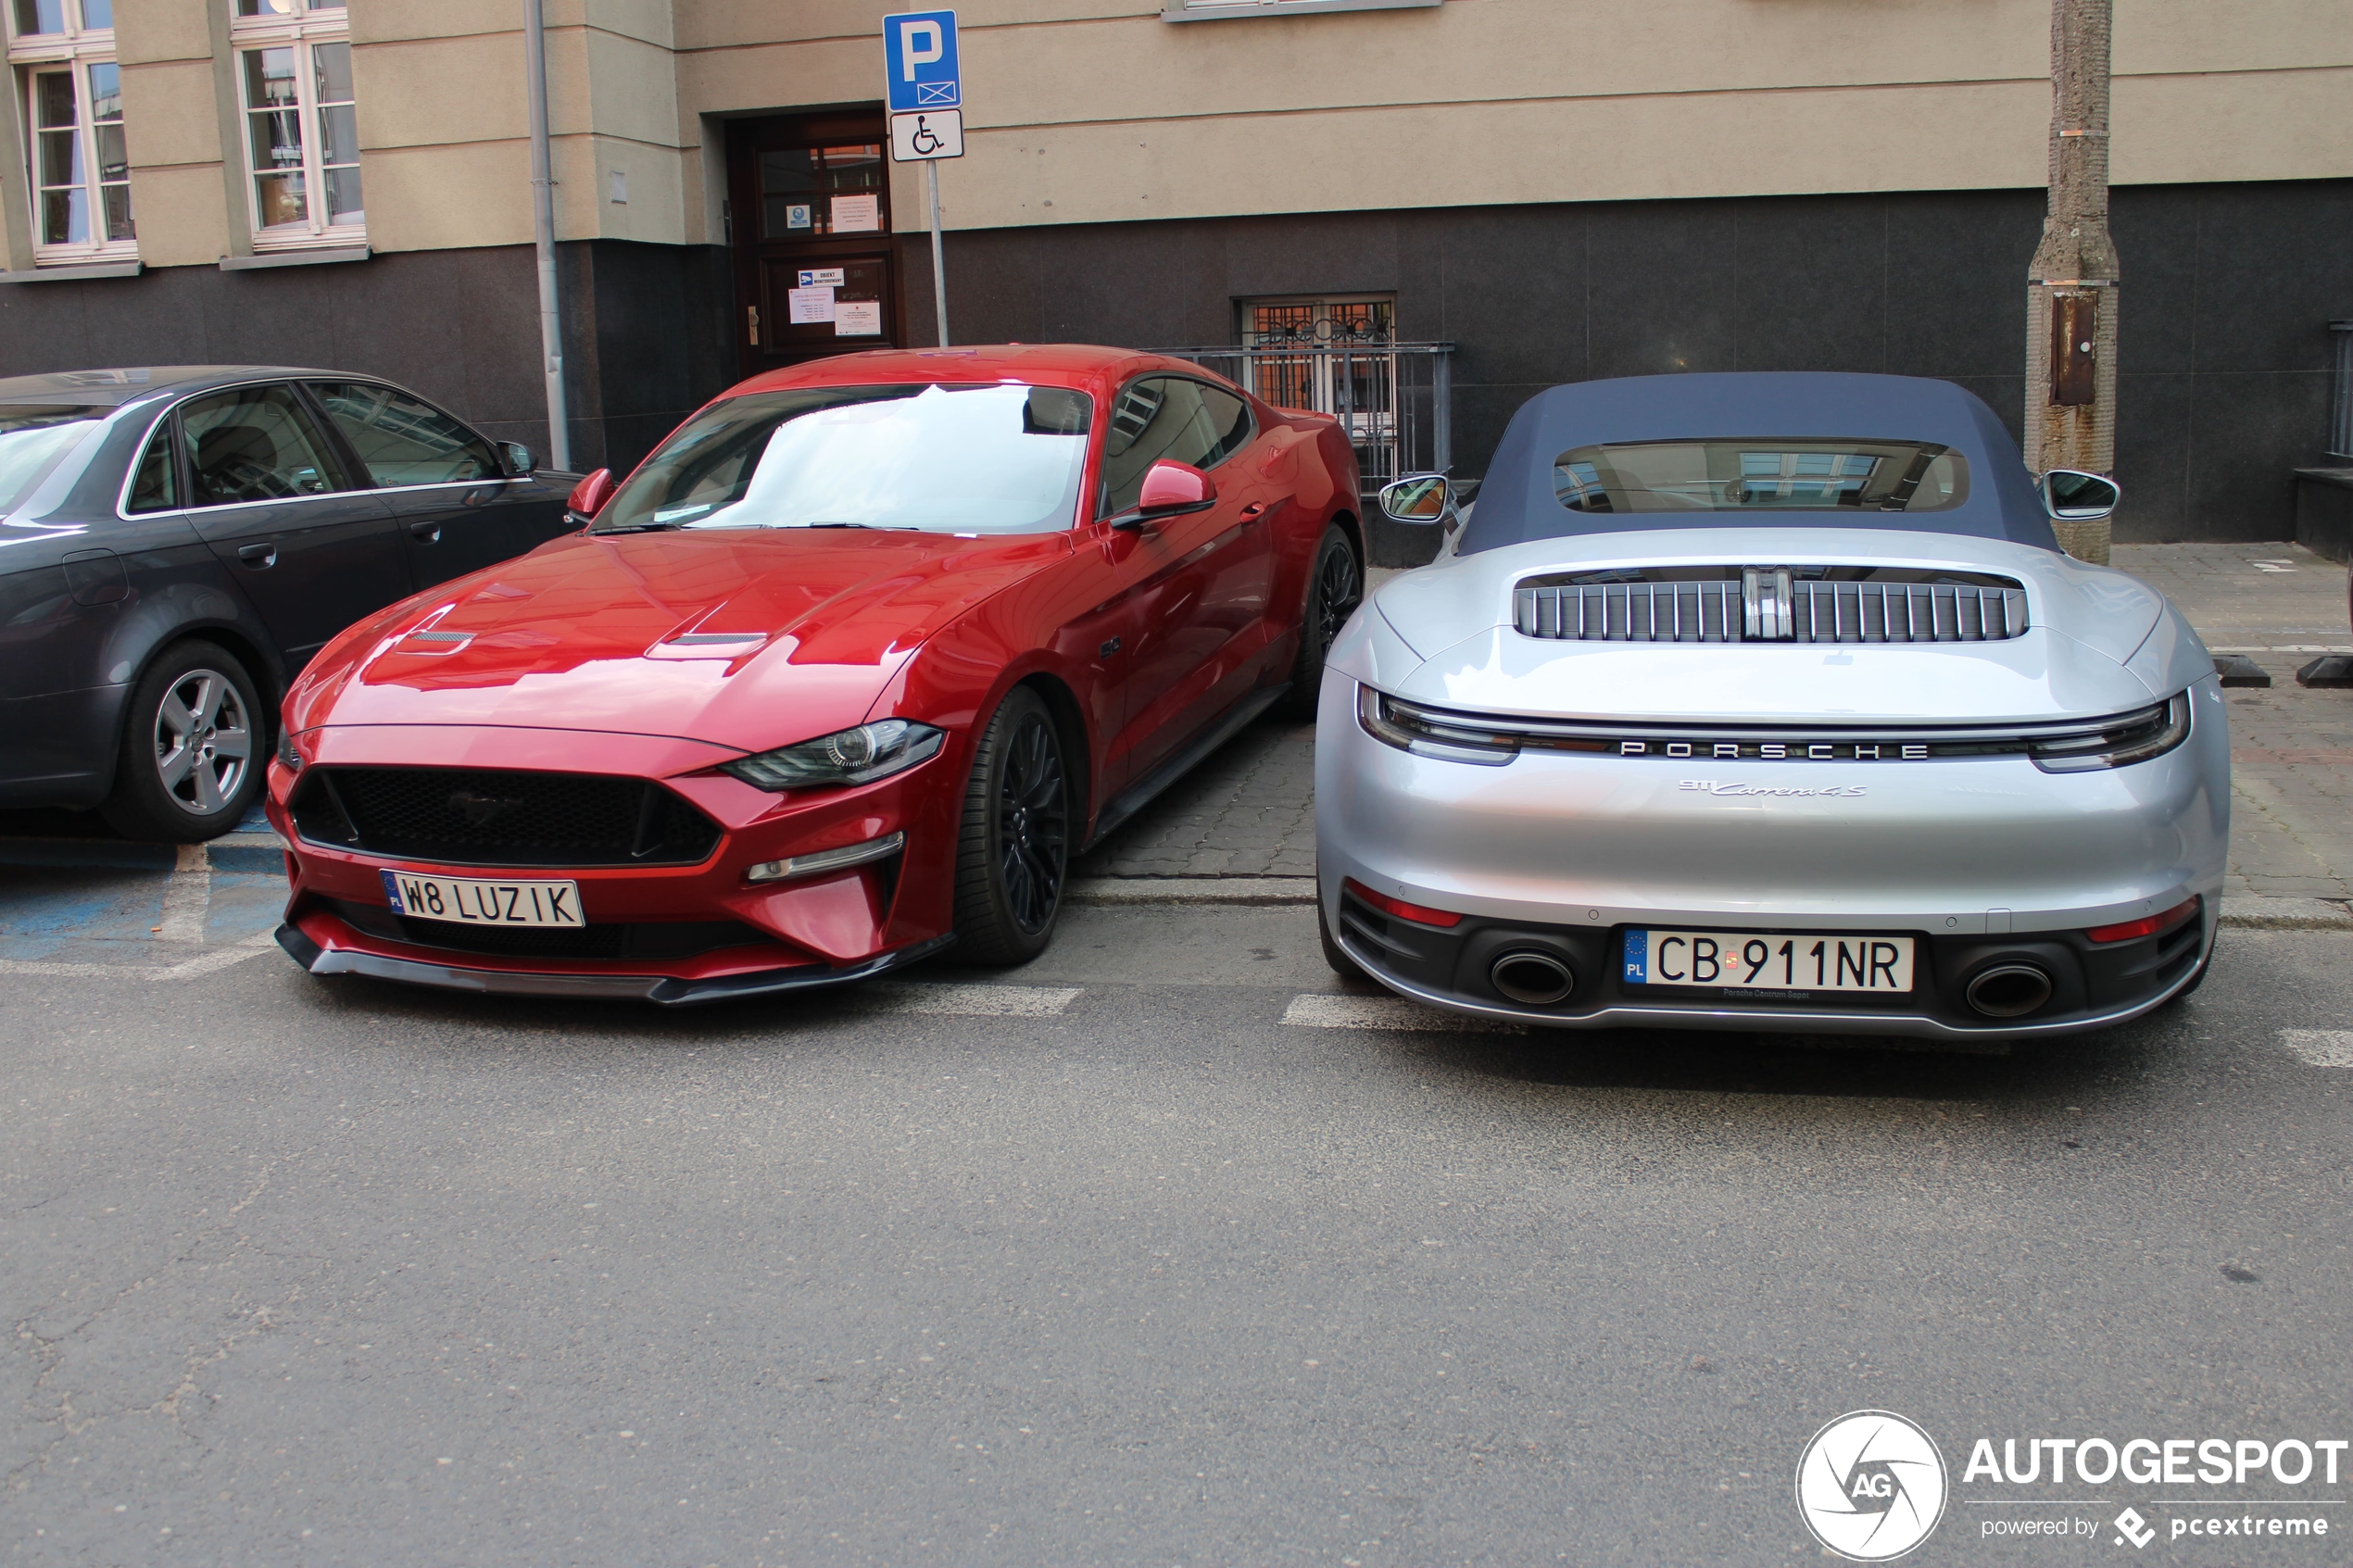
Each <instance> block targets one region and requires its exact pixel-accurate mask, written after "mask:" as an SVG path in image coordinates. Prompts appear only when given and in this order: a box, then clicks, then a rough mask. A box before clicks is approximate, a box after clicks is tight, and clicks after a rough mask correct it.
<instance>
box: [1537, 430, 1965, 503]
mask: <svg viewBox="0 0 2353 1568" xmlns="http://www.w3.org/2000/svg"><path fill="white" fill-rule="evenodd" d="M1553 494H1554V497H1555V498H1556V499H1558V500H1559V502H1560V504H1561V505H1562V506H1563V507H1565V508H1567V509H1568V510H1570V511H1572V512H1617V513H1623V512H1737V513H1742V514H1749V515H1753V514H1755V513H1757V512H1858V511H1859V512H1941V511H1949V510H1951V509H1952V508H1955V507H1957V506H1959V505H1961V504H1962V503H1963V502H1965V501H1967V500H1968V499H1969V459H1967V458H1964V457H1962V456H1961V454H1960V453H1958V452H1956V451H1954V450H1953V449H1952V448H1951V447H1949V446H1941V445H1935V444H1934V443H1931V442H1924V441H1836V440H1831V441H1822V440H1804V441H1793V440H1780V439H1755V440H1712V441H1644V442H1624V443H1616V444H1611V445H1599V446H1579V447H1574V448H1572V449H1571V450H1569V451H1567V452H1563V453H1562V454H1561V455H1560V456H1559V457H1558V458H1554V460H1553Z"/></svg>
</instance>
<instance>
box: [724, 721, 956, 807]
mask: <svg viewBox="0 0 2353 1568" xmlns="http://www.w3.org/2000/svg"><path fill="white" fill-rule="evenodd" d="M947 738H948V734H947V732H946V731H944V730H936V729H934V728H932V726H930V725H929V724H918V723H916V722H915V721H913V720H912V719H877V720H875V721H874V722H873V723H871V724H861V725H859V726H858V727H857V728H855V729H849V730H842V731H838V732H837V733H836V734H830V735H820V736H818V737H817V738H816V739H815V740H805V741H802V742H800V743H799V745H797V746H778V747H777V748H776V749H775V750H774V751H762V752H760V753H758V754H757V755H755V756H751V757H738V758H737V759H736V760H734V761H733V762H722V763H721V764H720V765H719V771H721V772H723V773H731V774H733V775H734V776H735V777H736V778H739V779H741V780H743V781H744V783H746V784H750V785H752V786H753V787H755V788H758V789H773V790H786V789H822V788H825V787H828V786H831V785H837V784H871V783H873V782H874V781H875V780H876V779H884V778H888V777H889V776H890V775H891V774H893V773H896V772H900V771H904V770H906V769H908V768H912V767H913V766H914V765H915V764H916V763H918V762H921V761H923V760H925V759H926V758H928V757H930V756H932V755H933V754H934V753H935V752H937V750H938V749H939V747H940V745H941V743H942V742H944V741H946V740H947Z"/></svg>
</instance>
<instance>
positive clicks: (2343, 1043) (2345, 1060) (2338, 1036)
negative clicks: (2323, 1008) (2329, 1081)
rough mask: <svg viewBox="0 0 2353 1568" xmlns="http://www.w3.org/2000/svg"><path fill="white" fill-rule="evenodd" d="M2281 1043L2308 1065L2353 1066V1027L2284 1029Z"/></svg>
mask: <svg viewBox="0 0 2353 1568" xmlns="http://www.w3.org/2000/svg"><path fill="white" fill-rule="evenodd" d="M2280 1044H2282V1045H2284V1046H2285V1047H2287V1048H2288V1049H2289V1050H2291V1051H2293V1052H2295V1053H2296V1056H2298V1057H2299V1058H2301V1059H2302V1060H2303V1061H2304V1064H2305V1065H2306V1066H2308V1067H2353V1029H2283V1030H2281V1031H2280Z"/></svg>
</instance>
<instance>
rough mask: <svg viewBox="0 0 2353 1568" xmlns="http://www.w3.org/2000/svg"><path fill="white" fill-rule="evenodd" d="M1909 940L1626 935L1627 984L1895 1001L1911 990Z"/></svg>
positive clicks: (1770, 935)
mask: <svg viewBox="0 0 2353 1568" xmlns="http://www.w3.org/2000/svg"><path fill="white" fill-rule="evenodd" d="M1912 940H1913V939H1912V938H1911V937H1909V936H1818V935H1812V934H1810V933H1809V934H1807V935H1802V936H1801V935H1791V934H1790V933H1788V932H1780V931H1777V932H1770V933H1768V932H1756V931H1629V932H1628V933H1627V934H1626V984H1628V985H1696V986H1699V987H1702V988H1704V989H1706V990H1751V989H1757V990H1771V991H1879V992H1883V993H1886V994H1888V995H1891V996H1893V995H1899V994H1901V993H1903V992H1906V991H1909V990H1910V989H1911V988H1912Z"/></svg>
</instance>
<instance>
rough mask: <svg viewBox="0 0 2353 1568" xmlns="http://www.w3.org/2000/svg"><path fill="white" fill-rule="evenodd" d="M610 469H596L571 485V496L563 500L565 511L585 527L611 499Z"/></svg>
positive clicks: (595, 518)
mask: <svg viewBox="0 0 2353 1568" xmlns="http://www.w3.org/2000/svg"><path fill="white" fill-rule="evenodd" d="M612 492H613V483H612V470H610V469H598V470H597V471H596V472H595V473H592V474H590V475H589V476H588V477H587V478H585V479H584V480H582V481H581V482H580V483H577V484H575V485H573V487H572V496H571V498H570V499H569V500H567V501H565V502H564V510H565V513H566V514H567V515H568V516H569V517H570V518H571V519H572V521H574V522H577V523H579V524H580V525H581V526H582V527H584V528H585V527H586V526H587V525H588V524H589V523H592V522H594V521H597V514H598V512H600V511H603V510H604V509H605V503H606V502H607V501H610V500H611V499H612Z"/></svg>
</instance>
